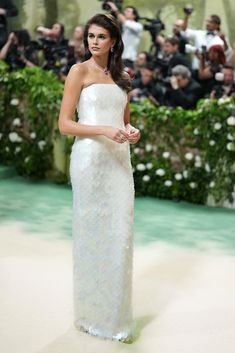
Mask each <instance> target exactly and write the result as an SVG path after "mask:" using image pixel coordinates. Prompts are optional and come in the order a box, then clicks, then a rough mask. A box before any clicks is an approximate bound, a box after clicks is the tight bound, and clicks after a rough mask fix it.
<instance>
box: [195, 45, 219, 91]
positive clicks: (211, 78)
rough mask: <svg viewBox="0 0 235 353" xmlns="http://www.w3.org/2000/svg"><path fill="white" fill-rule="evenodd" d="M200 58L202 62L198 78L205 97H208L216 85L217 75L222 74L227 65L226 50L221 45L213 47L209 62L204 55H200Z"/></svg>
mask: <svg viewBox="0 0 235 353" xmlns="http://www.w3.org/2000/svg"><path fill="white" fill-rule="evenodd" d="M198 58H199V60H200V65H199V71H198V78H199V80H200V83H201V86H202V90H203V95H207V94H209V93H210V92H211V90H212V88H213V86H214V85H215V84H216V80H215V74H216V73H217V72H220V71H221V70H222V67H223V65H224V64H225V61H226V59H225V54H224V49H223V47H222V46H221V45H213V46H211V47H210V48H209V50H208V53H207V59H208V60H207V61H206V60H205V56H204V55H202V54H199V55H198Z"/></svg>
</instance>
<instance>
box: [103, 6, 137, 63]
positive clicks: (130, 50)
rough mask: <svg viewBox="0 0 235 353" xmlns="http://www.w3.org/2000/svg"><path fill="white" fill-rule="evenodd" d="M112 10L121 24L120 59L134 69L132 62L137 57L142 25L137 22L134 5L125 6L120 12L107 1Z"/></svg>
mask: <svg viewBox="0 0 235 353" xmlns="http://www.w3.org/2000/svg"><path fill="white" fill-rule="evenodd" d="M107 4H108V5H109V6H110V9H111V11H112V12H114V13H115V15H116V17H117V19H118V21H119V23H120V24H121V25H122V40H123V43H124V51H123V54H122V59H123V61H124V65H125V66H127V67H131V68H132V69H134V62H135V60H136V57H137V52H138V47H139V43H140V36H141V31H142V30H143V26H142V24H141V23H139V22H138V20H139V14H138V11H137V9H136V8H135V7H133V6H127V7H126V8H125V9H124V12H123V13H122V12H120V11H119V9H118V7H117V6H116V5H115V4H114V3H113V2H111V1H109V2H107Z"/></svg>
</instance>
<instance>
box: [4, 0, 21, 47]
mask: <svg viewBox="0 0 235 353" xmlns="http://www.w3.org/2000/svg"><path fill="white" fill-rule="evenodd" d="M17 15H18V9H17V7H16V6H15V5H14V4H13V3H12V1H11V0H0V49H1V48H2V47H3V45H4V44H5V43H6V41H7V17H13V16H17Z"/></svg>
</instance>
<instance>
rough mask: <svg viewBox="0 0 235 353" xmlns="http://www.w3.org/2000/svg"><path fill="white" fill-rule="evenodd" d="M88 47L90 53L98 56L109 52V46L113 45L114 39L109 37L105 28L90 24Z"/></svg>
mask: <svg viewBox="0 0 235 353" xmlns="http://www.w3.org/2000/svg"><path fill="white" fill-rule="evenodd" d="M87 41H88V49H89V50H90V52H91V54H92V55H95V56H100V55H104V54H107V53H109V51H110V48H111V47H112V46H113V45H114V43H115V40H114V39H111V37H110V34H109V31H107V29H105V28H103V27H100V26H97V25H95V24H93V25H91V26H90V28H89V30H88V38H87Z"/></svg>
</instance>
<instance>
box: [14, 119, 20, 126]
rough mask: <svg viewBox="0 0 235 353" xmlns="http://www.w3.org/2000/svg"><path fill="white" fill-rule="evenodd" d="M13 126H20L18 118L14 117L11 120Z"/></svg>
mask: <svg viewBox="0 0 235 353" xmlns="http://www.w3.org/2000/svg"><path fill="white" fill-rule="evenodd" d="M12 124H13V126H20V125H21V122H20V118H15V119H14V120H13V122H12Z"/></svg>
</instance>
